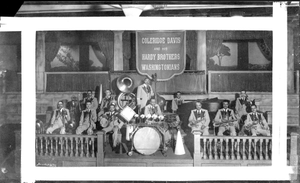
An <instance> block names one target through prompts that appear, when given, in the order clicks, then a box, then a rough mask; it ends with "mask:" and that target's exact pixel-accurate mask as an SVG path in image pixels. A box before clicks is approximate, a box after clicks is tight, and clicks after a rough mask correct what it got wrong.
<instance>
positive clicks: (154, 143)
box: [133, 127, 162, 155]
mask: <svg viewBox="0 0 300 183" xmlns="http://www.w3.org/2000/svg"><path fill="white" fill-rule="evenodd" d="M161 142H162V137H161V134H160V133H159V132H158V130H157V129H155V128H152V127H143V128H140V129H138V130H137V131H136V132H135V134H134V136H133V146H134V148H135V149H136V151H138V152H139V153H141V154H143V155H151V154H153V153H155V152H156V151H157V150H158V149H159V147H160V144H161Z"/></svg>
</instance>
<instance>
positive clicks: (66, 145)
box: [35, 131, 104, 166]
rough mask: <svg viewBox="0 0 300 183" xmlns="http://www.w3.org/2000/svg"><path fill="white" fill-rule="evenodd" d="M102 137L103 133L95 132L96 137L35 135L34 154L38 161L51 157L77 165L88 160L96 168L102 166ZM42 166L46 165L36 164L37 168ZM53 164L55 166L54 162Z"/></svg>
mask: <svg viewBox="0 0 300 183" xmlns="http://www.w3.org/2000/svg"><path fill="white" fill-rule="evenodd" d="M103 135H104V132H103V131H99V132H97V135H52V134H36V139H35V153H36V156H37V157H38V159H39V158H40V159H41V158H44V157H53V158H54V159H55V158H57V159H60V160H66V161H72V162H76V161H77V162H78V163H80V161H83V159H85V160H88V159H89V160H88V161H93V162H94V163H96V164H95V165H96V166H103V165H104V148H103V144H104V139H103ZM43 164H45V165H46V164H47V163H43V161H41V162H39V161H38V162H37V165H38V166H39V165H43ZM48 164H49V163H48ZM53 164H54V166H57V165H56V163H55V162H54V163H53ZM58 166H59V165H58Z"/></svg>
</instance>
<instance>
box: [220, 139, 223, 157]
mask: <svg viewBox="0 0 300 183" xmlns="http://www.w3.org/2000/svg"><path fill="white" fill-rule="evenodd" d="M220 144H221V147H220V149H221V150H220V159H224V158H223V139H222V138H221V139H220Z"/></svg>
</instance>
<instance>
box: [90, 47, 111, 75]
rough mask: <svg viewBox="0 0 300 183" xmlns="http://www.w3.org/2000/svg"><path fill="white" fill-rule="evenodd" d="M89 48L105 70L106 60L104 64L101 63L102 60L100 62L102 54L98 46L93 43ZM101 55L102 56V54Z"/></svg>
mask: <svg viewBox="0 0 300 183" xmlns="http://www.w3.org/2000/svg"><path fill="white" fill-rule="evenodd" d="M91 47H92V49H93V52H94V53H95V55H96V57H97V59H98V60H99V62H101V63H102V65H103V68H107V63H106V61H107V60H105V61H104V63H103V62H102V61H103V60H102V53H103V52H102V51H101V49H100V47H99V45H98V44H97V43H93V44H91ZM103 54H104V53H103ZM102 70H103V69H102Z"/></svg>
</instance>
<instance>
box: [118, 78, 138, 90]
mask: <svg viewBox="0 0 300 183" xmlns="http://www.w3.org/2000/svg"><path fill="white" fill-rule="evenodd" d="M117 87H118V89H119V90H120V91H121V92H124V93H129V92H132V90H133V87H134V82H133V80H132V78H130V77H129V76H127V75H122V76H120V77H119V78H118V79H117Z"/></svg>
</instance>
